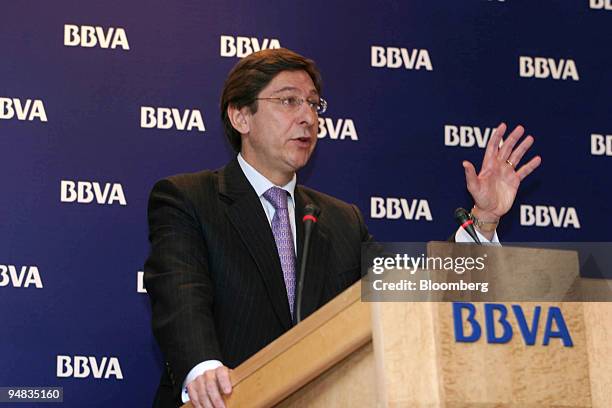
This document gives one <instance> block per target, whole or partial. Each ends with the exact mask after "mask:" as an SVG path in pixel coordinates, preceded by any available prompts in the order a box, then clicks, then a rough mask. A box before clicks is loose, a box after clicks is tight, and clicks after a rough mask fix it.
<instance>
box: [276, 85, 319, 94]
mask: <svg viewBox="0 0 612 408" xmlns="http://www.w3.org/2000/svg"><path fill="white" fill-rule="evenodd" d="M286 91H299V89H298V88H296V87H295V86H284V87H282V88H280V89H277V90H276V91H274V92H272V95H276V94H279V93H281V92H286ZM318 94H319V93H318V92H317V90H316V89H311V90H310V95H318Z"/></svg>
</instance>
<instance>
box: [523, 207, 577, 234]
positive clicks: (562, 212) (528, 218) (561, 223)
mask: <svg viewBox="0 0 612 408" xmlns="http://www.w3.org/2000/svg"><path fill="white" fill-rule="evenodd" d="M551 224H552V226H553V227H555V228H568V227H569V226H572V227H574V228H575V229H580V220H579V219H578V213H577V212H576V209H575V208H574V207H560V208H556V207H553V206H552V205H536V206H533V205H527V204H522V205H521V225H523V226H526V227H533V226H536V227H549V226H550V225H551Z"/></svg>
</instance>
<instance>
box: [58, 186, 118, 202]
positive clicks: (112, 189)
mask: <svg viewBox="0 0 612 408" xmlns="http://www.w3.org/2000/svg"><path fill="white" fill-rule="evenodd" d="M60 201H61V202H63V203H74V202H77V203H80V204H91V203H93V202H94V201H95V202H96V203H98V204H108V205H112V204H116V203H117V204H120V205H124V206H125V205H127V201H126V199H125V193H124V192H123V186H122V185H121V184H119V183H98V182H97V181H72V180H61V181H60Z"/></svg>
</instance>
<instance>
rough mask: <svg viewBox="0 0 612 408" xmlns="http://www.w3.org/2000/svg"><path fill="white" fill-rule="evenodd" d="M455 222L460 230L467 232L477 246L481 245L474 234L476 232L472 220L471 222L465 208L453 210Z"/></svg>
mask: <svg viewBox="0 0 612 408" xmlns="http://www.w3.org/2000/svg"><path fill="white" fill-rule="evenodd" d="M455 220H456V221H457V222H458V223H459V225H460V226H461V228H463V229H464V230H466V231H467V233H468V234H470V237H472V239H473V240H474V241H475V242H476V243H477V244H478V245H482V243H481V242H480V240H479V239H478V235H477V234H476V230H475V229H474V220H472V219H471V218H470V216H469V214H468V212H467V211H466V210H465V208H457V209H456V210H455Z"/></svg>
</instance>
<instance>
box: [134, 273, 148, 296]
mask: <svg viewBox="0 0 612 408" xmlns="http://www.w3.org/2000/svg"><path fill="white" fill-rule="evenodd" d="M136 292H137V293H147V288H145V285H144V272H143V271H137V272H136Z"/></svg>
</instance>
